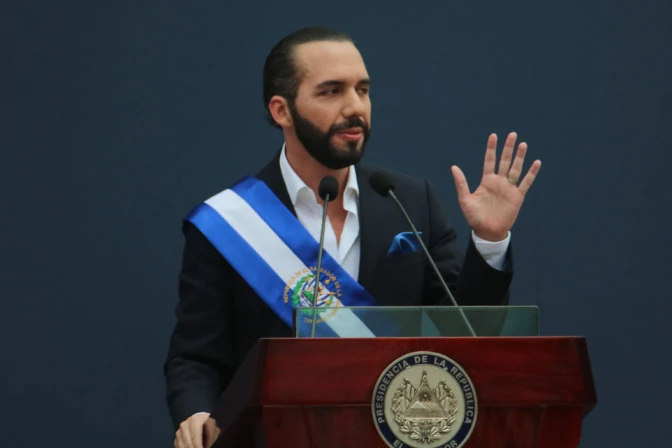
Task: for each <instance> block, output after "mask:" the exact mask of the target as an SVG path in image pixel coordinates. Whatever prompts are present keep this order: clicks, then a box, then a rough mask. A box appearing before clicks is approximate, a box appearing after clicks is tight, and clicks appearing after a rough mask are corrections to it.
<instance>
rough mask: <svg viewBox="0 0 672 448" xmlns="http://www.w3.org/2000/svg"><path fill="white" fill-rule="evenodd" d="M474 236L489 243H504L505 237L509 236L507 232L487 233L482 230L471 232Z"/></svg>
mask: <svg viewBox="0 0 672 448" xmlns="http://www.w3.org/2000/svg"><path fill="white" fill-rule="evenodd" d="M473 232H474V235H475V236H477V237H478V238H480V239H482V240H484V241H488V242H491V243H498V242H500V241H504V240H505V239H506V237H507V236H509V232H508V231H507V232H504V233H500V232H488V231H483V230H473Z"/></svg>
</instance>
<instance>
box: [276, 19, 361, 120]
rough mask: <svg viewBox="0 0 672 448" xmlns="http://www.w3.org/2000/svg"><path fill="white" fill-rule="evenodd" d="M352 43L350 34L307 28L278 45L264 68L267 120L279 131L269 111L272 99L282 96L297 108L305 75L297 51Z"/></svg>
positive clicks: (296, 32)
mask: <svg viewBox="0 0 672 448" xmlns="http://www.w3.org/2000/svg"><path fill="white" fill-rule="evenodd" d="M322 41H335V42H352V38H351V37H350V36H348V35H347V34H345V33H343V32H341V31H338V30H335V29H332V28H327V27H319V26H318V27H311V28H304V29H301V30H298V31H295V32H293V33H292V34H290V35H289V36H286V37H284V38H283V39H282V40H281V41H280V42H278V43H277V44H276V45H275V47H273V49H272V50H271V52H270V53H269V54H268V56H267V57H266V63H265V64H264V116H265V118H266V120H267V121H268V122H269V123H270V124H271V125H272V126H275V127H276V128H279V127H280V125H278V124H277V123H276V122H275V120H273V117H272V116H271V113H270V111H269V109H268V104H269V102H270V101H271V98H272V97H273V96H275V95H280V96H282V97H284V98H286V99H287V101H288V102H290V104H293V102H294V100H295V99H296V95H297V94H298V91H299V85H300V84H301V78H302V73H300V71H299V68H298V67H297V66H296V64H295V61H294V50H295V49H296V47H298V46H299V45H301V44H307V43H309V42H322Z"/></svg>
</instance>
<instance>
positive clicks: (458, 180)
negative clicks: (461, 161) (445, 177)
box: [451, 165, 469, 202]
mask: <svg viewBox="0 0 672 448" xmlns="http://www.w3.org/2000/svg"><path fill="white" fill-rule="evenodd" d="M451 172H452V173H453V179H455V189H456V190H457V199H458V201H460V202H462V201H463V200H464V199H465V198H466V197H467V196H469V184H467V178H466V177H464V173H463V172H462V170H461V169H459V168H458V167H457V166H455V165H453V166H452V168H451Z"/></svg>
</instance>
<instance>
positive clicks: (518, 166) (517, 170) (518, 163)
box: [508, 142, 527, 182]
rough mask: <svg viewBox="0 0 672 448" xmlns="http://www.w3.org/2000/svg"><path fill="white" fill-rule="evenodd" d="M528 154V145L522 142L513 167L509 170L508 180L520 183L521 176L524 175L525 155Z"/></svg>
mask: <svg viewBox="0 0 672 448" xmlns="http://www.w3.org/2000/svg"><path fill="white" fill-rule="evenodd" d="M526 153H527V143H525V142H522V143H521V144H520V145H518V150H517V151H516V157H515V158H514V159H513V165H512V166H511V169H510V170H509V174H508V178H509V179H510V180H511V181H513V182H518V180H519V179H520V175H521V174H522V173H523V162H524V161H525V154H526Z"/></svg>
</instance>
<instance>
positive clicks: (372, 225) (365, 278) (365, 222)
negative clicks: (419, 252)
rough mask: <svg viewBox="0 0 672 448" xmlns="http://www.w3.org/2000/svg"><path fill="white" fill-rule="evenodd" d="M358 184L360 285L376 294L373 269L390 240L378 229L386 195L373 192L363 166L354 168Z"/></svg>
mask: <svg viewBox="0 0 672 448" xmlns="http://www.w3.org/2000/svg"><path fill="white" fill-rule="evenodd" d="M356 170H357V183H358V184H359V238H360V245H361V251H360V261H359V284H360V285H362V286H363V287H364V289H366V290H367V291H369V292H370V293H371V294H372V295H374V297H375V292H374V291H372V290H371V288H372V286H373V279H374V272H375V268H376V266H377V265H378V264H379V261H380V260H381V259H383V258H385V256H386V254H387V249H388V246H389V243H390V242H389V241H387V240H388V238H387V235H386V232H382V231H381V227H383V226H384V225H385V224H384V221H383V220H381V217H382V216H385V214H386V212H387V209H388V205H389V204H388V203H387V200H386V198H384V197H382V196H380V195H379V194H378V193H376V192H375V191H373V188H371V185H369V179H370V174H369V172H368V171H367V170H366V169H364V168H362V167H356Z"/></svg>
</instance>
